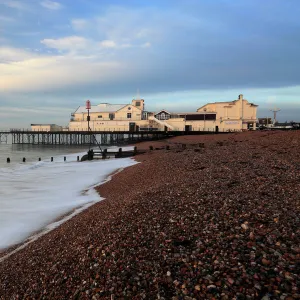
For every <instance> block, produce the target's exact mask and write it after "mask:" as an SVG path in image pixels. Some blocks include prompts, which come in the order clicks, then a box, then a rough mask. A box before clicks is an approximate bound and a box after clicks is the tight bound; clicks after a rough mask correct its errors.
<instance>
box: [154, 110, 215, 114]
mask: <svg viewBox="0 0 300 300" xmlns="http://www.w3.org/2000/svg"><path fill="white" fill-rule="evenodd" d="M161 112H166V113H168V114H169V115H203V114H206V115H208V114H215V113H216V112H214V111H204V112H203V111H201V112H198V111H196V112H168V111H166V110H164V109H163V110H161V111H159V112H157V113H155V115H157V114H159V113H161Z"/></svg>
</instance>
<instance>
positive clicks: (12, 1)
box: [0, 0, 28, 10]
mask: <svg viewBox="0 0 300 300" xmlns="http://www.w3.org/2000/svg"><path fill="white" fill-rule="evenodd" d="M0 4H2V5H4V6H6V7H9V8H14V9H18V10H28V6H27V5H26V4H25V3H24V2H23V1H17V0H0Z"/></svg>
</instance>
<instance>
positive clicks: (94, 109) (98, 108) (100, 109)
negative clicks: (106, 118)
mask: <svg viewBox="0 0 300 300" xmlns="http://www.w3.org/2000/svg"><path fill="white" fill-rule="evenodd" d="M127 105H128V104H109V103H100V104H99V105H92V106H91V109H90V113H104V112H109V113H113V112H116V111H118V110H120V109H121V108H123V107H125V106H127ZM75 113H76V114H80V113H87V109H86V107H85V106H79V107H78V108H77V110H76V111H75Z"/></svg>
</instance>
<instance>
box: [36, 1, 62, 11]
mask: <svg viewBox="0 0 300 300" xmlns="http://www.w3.org/2000/svg"><path fill="white" fill-rule="evenodd" d="M40 4H41V6H43V7H45V8H47V9H50V10H59V9H61V8H62V5H61V4H60V3H58V2H55V1H50V0H45V1H42V2H40Z"/></svg>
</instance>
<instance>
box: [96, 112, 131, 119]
mask: <svg viewBox="0 0 300 300" xmlns="http://www.w3.org/2000/svg"><path fill="white" fill-rule="evenodd" d="M114 118H115V114H109V119H110V120H113V119H114ZM98 119H102V115H98ZM127 119H131V113H127Z"/></svg>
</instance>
